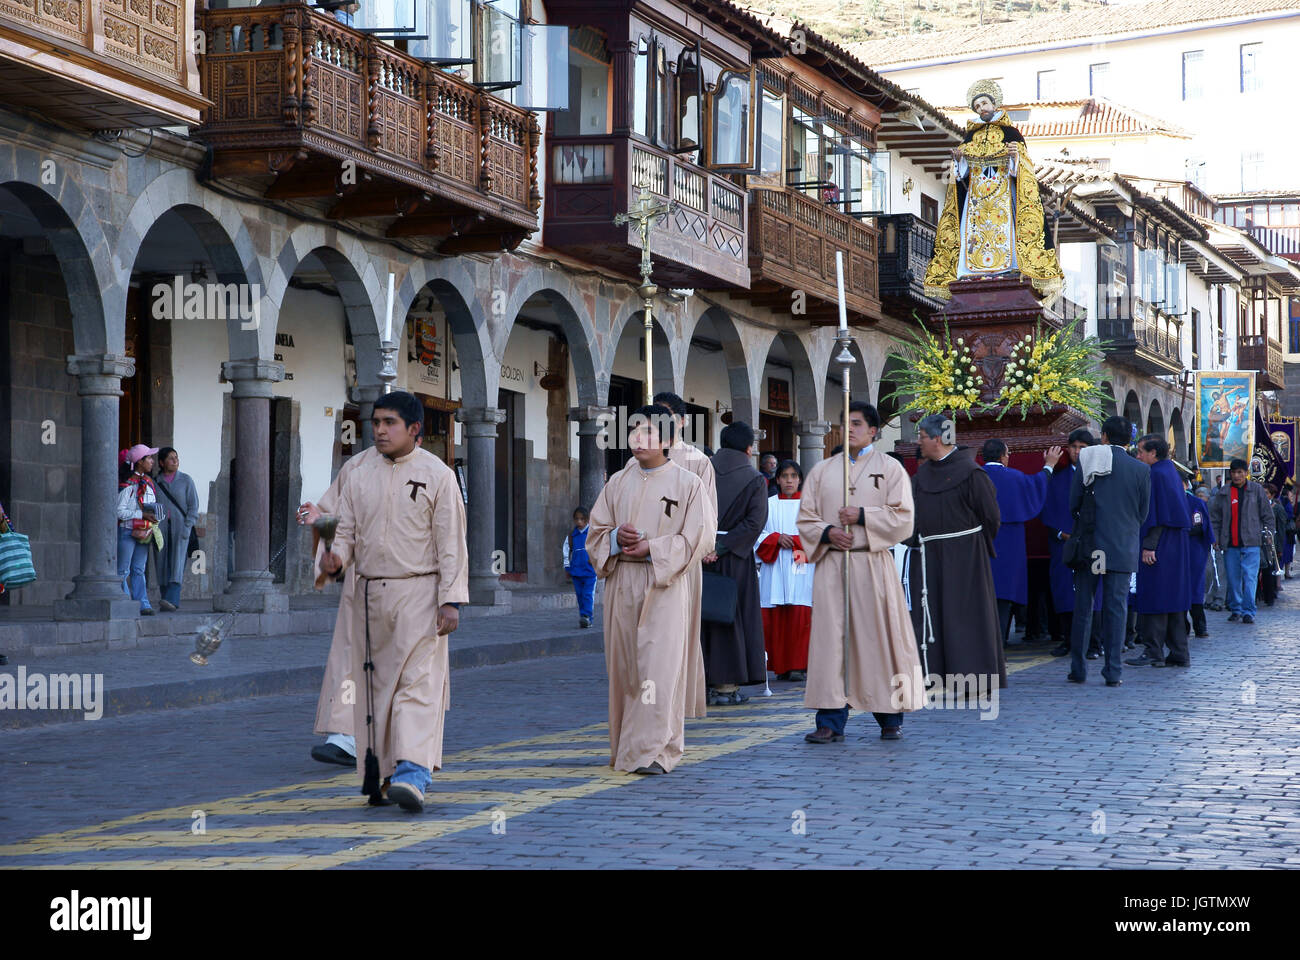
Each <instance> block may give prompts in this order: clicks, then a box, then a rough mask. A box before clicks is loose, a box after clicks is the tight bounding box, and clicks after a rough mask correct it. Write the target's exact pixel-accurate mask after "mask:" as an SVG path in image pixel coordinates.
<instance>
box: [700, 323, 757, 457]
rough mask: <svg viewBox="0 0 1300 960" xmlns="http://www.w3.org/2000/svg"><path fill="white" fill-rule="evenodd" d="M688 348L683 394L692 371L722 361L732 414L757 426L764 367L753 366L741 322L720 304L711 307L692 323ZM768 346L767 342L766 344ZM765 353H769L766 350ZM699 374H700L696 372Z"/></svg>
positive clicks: (734, 417) (714, 444) (714, 367)
mask: <svg viewBox="0 0 1300 960" xmlns="http://www.w3.org/2000/svg"><path fill="white" fill-rule="evenodd" d="M688 343H689V347H688V349H687V359H686V368H685V370H684V371H683V377H682V389H683V390H684V391H685V393H683V396H685V395H686V394H688V393H691V392H692V387H691V383H690V374H691V371H692V370H696V371H699V370H700V369H701V367H704V368H705V369H706V375H707V368H708V367H709V366H713V369H714V370H716V369H717V367H716V365H717V364H718V363H719V361H720V362H721V365H722V369H723V372H724V376H725V380H726V384H727V390H728V392H729V395H730V400H731V416H732V419H733V421H734V420H743V421H745V422H746V423H748V424H749V425H750V426H751V427H753V428H755V429H756V430H757V429H758V421H759V397H760V394H759V388H758V382H759V381H760V379H761V377H762V375H763V369H762V367H761V366H758V367H757V369H753V365H752V364H751V363H750V361H749V357H750V351H749V350H748V349H747V348H746V343H745V339H744V338H743V337H742V334H741V330H740V327H739V325H738V324H737V323H736V321H735V319H734V318H733V317H732V316H731V315H730V314H729V313H728V312H727V311H726V310H724V309H722V308H721V307H719V306H709V307H708V308H707V309H705V310H703V311H702V312H701V313H700V314H699V316H697V317H696V318H695V321H694V323H693V324H692V325H691V330H690V335H689V341H688ZM765 346H766V345H765ZM763 355H764V356H766V350H764V352H763ZM692 360H694V363H692ZM697 375H698V374H697ZM712 445H713V446H715V447H716V446H717V437H716V436H714V437H713V444H712Z"/></svg>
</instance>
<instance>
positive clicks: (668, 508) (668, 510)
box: [659, 497, 677, 517]
mask: <svg viewBox="0 0 1300 960" xmlns="http://www.w3.org/2000/svg"><path fill="white" fill-rule="evenodd" d="M659 499H660V500H662V501H663V502H664V516H665V517H671V516H672V515H673V507H675V506H677V501H676V500H669V499H668V498H667V497H660V498H659Z"/></svg>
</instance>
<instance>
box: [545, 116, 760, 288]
mask: <svg viewBox="0 0 1300 960" xmlns="http://www.w3.org/2000/svg"><path fill="white" fill-rule="evenodd" d="M548 143H549V149H550V156H549V160H550V162H549V164H548V166H547V181H548V182H547V185H546V225H545V233H544V239H545V243H546V245H547V246H548V247H555V248H556V249H557V250H563V251H565V252H567V253H571V254H573V255H574V256H577V257H581V258H582V259H584V260H587V261H589V262H593V263H599V264H603V265H604V266H607V267H609V268H611V269H613V270H617V271H618V272H620V273H623V274H626V275H628V276H633V277H635V276H639V273H638V269H639V266H640V263H641V238H640V232H639V230H638V228H637V227H636V225H635V224H628V225H626V226H621V227H620V226H616V225H615V224H614V216H615V214H618V213H622V212H624V211H626V210H627V209H628V208H629V206H630V205H631V204H632V203H634V202H635V201H636V198H637V196H638V189H637V186H638V184H641V183H645V184H646V186H647V188H648V189H649V191H650V193H651V194H652V195H653V196H654V197H655V198H656V199H658V200H675V201H676V202H677V204H678V206H677V210H676V211H675V212H674V213H672V214H670V215H668V216H666V217H665V218H664V220H663V222H661V223H658V222H657V223H655V224H653V225H652V226H651V228H650V254H651V257H652V259H653V262H654V273H653V280H654V282H655V283H656V284H658V285H659V286H660V287H690V288H699V289H702V290H709V289H719V288H723V289H725V288H744V287H748V286H749V267H748V265H747V263H746V259H745V244H746V231H745V191H744V190H742V189H740V188H739V187H737V186H736V185H735V184H733V183H732V182H731V181H730V180H727V179H726V178H725V177H721V176H718V175H716V174H713V173H710V172H709V171H707V170H704V169H703V168H701V167H698V166H696V165H695V164H693V163H689V162H687V161H685V160H682V159H680V158H678V157H676V156H674V155H673V154H670V153H667V152H665V151H662V150H659V149H657V148H655V147H651V146H649V145H647V144H644V143H641V142H640V141H634V140H631V139H629V138H627V137H616V136H599V137H552V138H550V140H549V142H548Z"/></svg>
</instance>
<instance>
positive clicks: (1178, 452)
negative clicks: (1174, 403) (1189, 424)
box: [1169, 407, 1193, 463]
mask: <svg viewBox="0 0 1300 960" xmlns="http://www.w3.org/2000/svg"><path fill="white" fill-rule="evenodd" d="M1169 430H1170V432H1171V433H1172V434H1173V443H1172V444H1171V445H1170V446H1171V453H1170V456H1172V457H1174V458H1175V459H1176V460H1180V461H1182V462H1184V463H1190V462H1191V460H1192V459H1193V457H1192V454H1191V451H1190V450H1188V449H1187V430H1186V428H1185V427H1184V426H1183V411H1182V409H1181V408H1178V407H1175V408H1174V409H1173V410H1172V411H1170V413H1169Z"/></svg>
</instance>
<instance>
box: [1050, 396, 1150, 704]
mask: <svg viewBox="0 0 1300 960" xmlns="http://www.w3.org/2000/svg"><path fill="white" fill-rule="evenodd" d="M1130 431H1131V427H1130V425H1129V422H1128V420H1126V419H1125V418H1123V417H1111V418H1110V419H1108V420H1107V421H1106V422H1105V423H1104V424H1102V427H1101V436H1102V443H1101V444H1100V445H1098V446H1095V447H1086V448H1084V449H1083V450H1081V451H1080V452H1079V469H1078V470H1076V471H1075V473H1074V478H1073V479H1072V480H1071V483H1070V513H1071V514H1072V515H1073V516H1074V518H1075V521H1074V531H1075V535H1076V536H1078V538H1079V552H1078V554H1077V557H1076V559H1075V561H1074V562H1073V564H1072V566H1073V568H1074V610H1075V613H1074V622H1073V624H1071V628H1072V629H1071V632H1070V673H1069V675H1068V676H1067V678H1066V679H1068V680H1069V681H1070V682H1071V683H1083V682H1084V680H1086V679H1087V676H1088V668H1087V666H1085V664H1084V650H1085V648H1086V647H1087V645H1088V636H1089V633H1090V632H1091V630H1092V617H1093V613H1092V597H1093V594H1094V591H1095V590H1096V589H1097V580H1098V578H1099V577H1100V578H1101V582H1102V588H1101V590H1102V594H1101V617H1102V629H1101V643H1102V649H1103V651H1104V652H1105V656H1106V665H1105V666H1104V667H1102V670H1101V675H1102V676H1103V677H1104V678H1105V679H1106V686H1108V687H1118V686H1119V685H1120V674H1121V673H1122V672H1123V670H1124V667H1123V665H1122V664H1121V662H1120V655H1121V653H1122V652H1123V648H1124V629H1125V621H1126V616H1127V609H1128V584H1129V578H1130V577H1131V575H1132V574H1133V572H1134V571H1135V570H1137V568H1138V559H1139V551H1140V546H1141V540H1140V531H1141V528H1142V523H1143V521H1145V520H1146V517H1147V511H1148V508H1149V505H1150V499H1151V469H1150V468H1149V467H1148V466H1147V465H1146V464H1144V463H1140V462H1138V461H1137V460H1135V459H1133V458H1132V457H1130V456H1129V455H1128V452H1127V451H1126V450H1125V449H1124V447H1123V444H1125V443H1127V442H1128V439H1129V436H1130Z"/></svg>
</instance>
